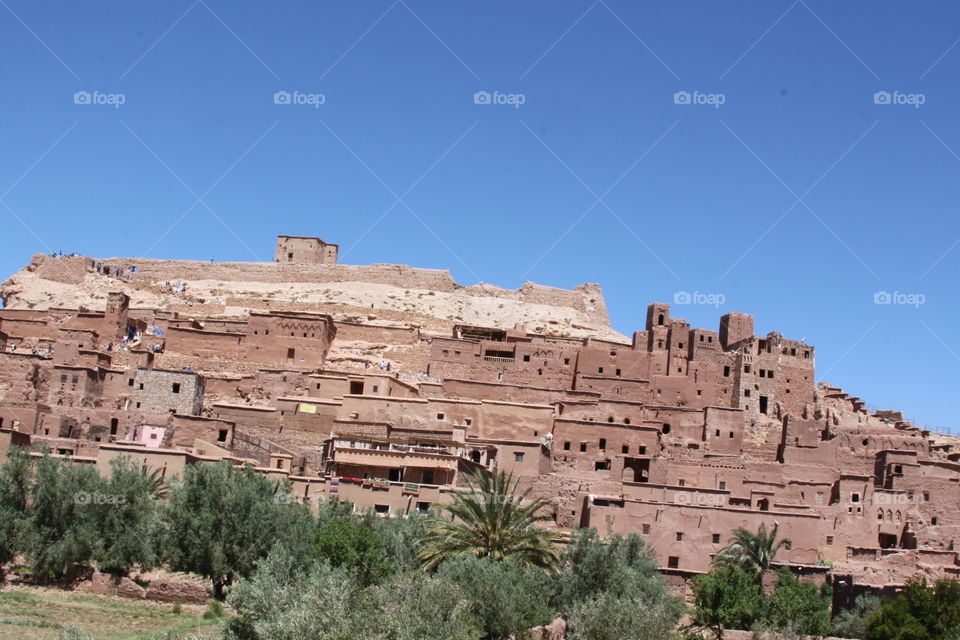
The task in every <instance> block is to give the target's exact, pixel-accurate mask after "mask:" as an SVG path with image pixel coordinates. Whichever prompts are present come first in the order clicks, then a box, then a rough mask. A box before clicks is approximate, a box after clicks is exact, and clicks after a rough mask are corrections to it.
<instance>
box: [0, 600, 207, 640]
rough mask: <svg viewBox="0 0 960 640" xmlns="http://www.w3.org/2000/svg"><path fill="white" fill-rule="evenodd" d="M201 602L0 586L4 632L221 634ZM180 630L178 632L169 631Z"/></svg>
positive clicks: (46, 635)
mask: <svg viewBox="0 0 960 640" xmlns="http://www.w3.org/2000/svg"><path fill="white" fill-rule="evenodd" d="M202 610H203V607H202V606H201V605H193V606H185V607H184V611H183V612H182V613H181V614H179V615H178V614H175V613H174V612H173V609H172V607H171V605H169V604H161V603H152V602H144V601H142V600H125V599H122V598H113V597H105V596H94V595H85V594H78V593H74V592H70V591H59V590H55V589H32V590H31V591H30V592H29V593H27V592H23V591H20V590H13V591H7V590H5V591H2V592H0V638H10V639H17V640H20V639H24V638H30V639H35V640H60V639H70V640H91V639H92V638H96V639H98V640H101V639H103V640H160V639H164V638H170V640H173V638H176V639H177V640H187V638H194V637H197V638H200V637H202V638H208V639H210V640H212V639H213V638H217V637H219V625H218V624H217V623H215V622H210V621H207V620H204V619H203V618H202V617H201V615H200V614H201V612H202ZM169 634H176V635H169Z"/></svg>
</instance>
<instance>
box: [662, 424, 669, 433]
mask: <svg viewBox="0 0 960 640" xmlns="http://www.w3.org/2000/svg"><path fill="white" fill-rule="evenodd" d="M660 431H661V433H663V435H667V434H668V433H670V425H669V424H666V423H664V425H663V429H661V430H660Z"/></svg>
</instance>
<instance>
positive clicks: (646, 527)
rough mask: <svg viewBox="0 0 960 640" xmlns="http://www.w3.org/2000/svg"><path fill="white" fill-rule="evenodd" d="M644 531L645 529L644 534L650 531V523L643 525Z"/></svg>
mask: <svg viewBox="0 0 960 640" xmlns="http://www.w3.org/2000/svg"><path fill="white" fill-rule="evenodd" d="M642 531H643V533H644V534H648V533H650V525H648V524H645V525H643V527H642Z"/></svg>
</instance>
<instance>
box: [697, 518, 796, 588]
mask: <svg viewBox="0 0 960 640" xmlns="http://www.w3.org/2000/svg"><path fill="white" fill-rule="evenodd" d="M782 547H787V548H789V547H790V541H789V540H780V541H777V527H774V528H773V531H771V532H770V533H769V534H767V527H766V526H765V525H764V524H761V525H760V528H759V529H757V532H756V533H751V532H750V531H747V530H746V529H743V528H738V529H734V530H733V537H732V539H731V540H730V544H728V545H727V546H726V547H724V548H723V549H721V550H720V551H719V552H718V553H717V555H716V556H714V558H713V564H714V566H717V567H730V566H733V567H739V568H740V569H742V570H743V571H745V572H746V573H748V574H749V575H750V576H752V577H753V579H754V580H755V581H757V582H759V581H760V579H761V578H762V577H763V574H764V572H766V571H767V569H769V568H770V565H771V563H772V562H773V559H774V557H775V556H776V555H777V551H779V550H780V549H781V548H782Z"/></svg>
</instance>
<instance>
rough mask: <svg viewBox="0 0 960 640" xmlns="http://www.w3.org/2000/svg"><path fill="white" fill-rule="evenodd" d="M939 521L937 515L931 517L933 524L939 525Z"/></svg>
mask: <svg viewBox="0 0 960 640" xmlns="http://www.w3.org/2000/svg"><path fill="white" fill-rule="evenodd" d="M938 522H939V520H937V516H933V517H932V518H930V524H932V525H933V526H937V523H938Z"/></svg>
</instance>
